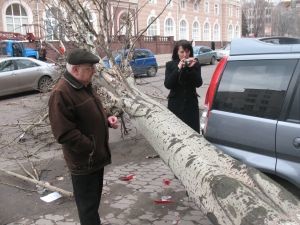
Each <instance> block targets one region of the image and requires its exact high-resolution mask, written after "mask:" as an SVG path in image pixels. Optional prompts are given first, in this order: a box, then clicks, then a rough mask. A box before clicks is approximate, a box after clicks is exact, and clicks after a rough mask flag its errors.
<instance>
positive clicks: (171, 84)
mask: <svg viewBox="0 0 300 225" xmlns="http://www.w3.org/2000/svg"><path fill="white" fill-rule="evenodd" d="M178 63H179V60H174V61H170V62H167V64H166V72H165V82H164V84H165V87H166V88H168V89H170V93H169V96H168V109H169V110H170V111H171V112H173V113H174V114H175V115H176V116H177V117H179V118H180V119H181V120H182V121H183V122H185V123H186V124H187V125H189V126H190V127H191V128H193V129H194V130H195V131H197V132H198V133H200V124H199V116H200V115H199V106H198V98H197V97H198V95H197V93H196V88H197V87H200V86H201V85H202V78H201V66H200V64H199V63H198V62H197V63H196V64H195V65H194V66H193V67H185V68H183V69H181V70H179V68H178Z"/></svg>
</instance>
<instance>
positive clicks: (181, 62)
mask: <svg viewBox="0 0 300 225" xmlns="http://www.w3.org/2000/svg"><path fill="white" fill-rule="evenodd" d="M185 60H186V59H181V60H180V61H179V63H178V68H179V69H180V70H181V69H182V68H183V67H185V62H184V61H185Z"/></svg>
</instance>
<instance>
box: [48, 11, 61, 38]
mask: <svg viewBox="0 0 300 225" xmlns="http://www.w3.org/2000/svg"><path fill="white" fill-rule="evenodd" d="M61 17H62V13H61V11H60V10H59V9H58V8H56V7H52V8H49V9H47V11H46V19H45V26H46V40H60V39H62V38H63V35H62V29H61V28H60V25H59V22H58V19H59V18H61Z"/></svg>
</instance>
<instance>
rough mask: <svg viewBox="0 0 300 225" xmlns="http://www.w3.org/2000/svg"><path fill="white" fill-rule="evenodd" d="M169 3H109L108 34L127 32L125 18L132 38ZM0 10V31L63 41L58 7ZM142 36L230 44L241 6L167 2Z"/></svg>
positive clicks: (213, 0) (34, 2)
mask: <svg viewBox="0 0 300 225" xmlns="http://www.w3.org/2000/svg"><path fill="white" fill-rule="evenodd" d="M169 1H170V0H139V1H138V0H124V1H116V2H115V1H110V6H109V7H110V12H111V15H113V18H114V19H113V21H112V22H111V29H112V32H111V33H112V35H113V36H118V35H123V34H126V32H128V30H129V28H128V27H127V26H126V19H127V18H128V15H129V16H130V18H133V20H132V24H131V26H130V32H131V33H132V34H133V35H137V34H140V33H141V32H142V31H143V30H144V29H145V28H146V27H147V26H148V25H150V23H151V21H153V20H154V19H155V18H156V17H157V16H158V15H159V14H160V13H161V12H162V10H163V8H164V7H165V6H166V4H167V3H168V2H169ZM89 2H90V1H86V2H85V3H84V7H86V9H87V12H88V14H89V17H90V22H91V23H92V24H93V26H94V27H95V29H96V30H97V29H98V27H99V20H98V16H97V11H96V10H95V9H93V6H91V4H90V3H89ZM54 3H55V0H53V4H54ZM0 9H1V13H2V14H1V19H0V31H5V32H17V33H23V34H26V33H33V34H34V35H35V36H37V37H40V38H42V39H46V40H48V41H49V40H58V39H63V30H62V29H60V26H59V23H58V21H57V20H56V18H57V17H58V16H59V15H60V14H63V13H64V12H62V11H61V9H60V8H59V5H58V4H57V5H55V4H54V5H53V7H51V5H47V6H45V5H44V4H43V3H42V1H40V0H0ZM140 9H141V10H140ZM98 30H99V29H98ZM144 35H146V36H174V40H179V39H187V40H194V41H217V42H218V41H226V42H227V41H231V39H232V38H234V37H240V36H241V3H240V1H239V0H176V1H174V0H171V1H170V4H169V5H168V6H167V7H166V10H165V11H164V12H163V13H162V14H161V15H160V17H159V18H158V19H157V20H156V21H155V22H154V23H153V24H152V25H150V26H149V28H148V30H147V31H146V32H145V33H144Z"/></svg>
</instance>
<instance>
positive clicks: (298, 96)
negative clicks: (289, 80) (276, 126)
mask: <svg viewBox="0 0 300 225" xmlns="http://www.w3.org/2000/svg"><path fill="white" fill-rule="evenodd" d="M287 121H289V122H295V123H300V85H299V82H298V86H297V88H296V90H295V93H294V95H293V98H292V101H291V105H290V110H289V114H288V118H287Z"/></svg>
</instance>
